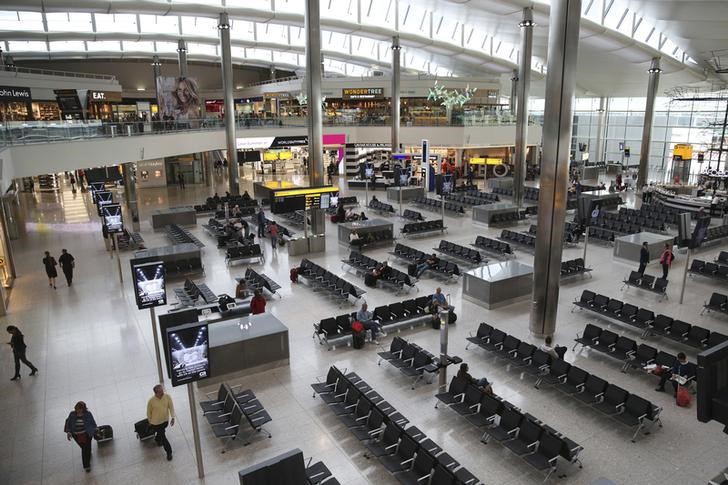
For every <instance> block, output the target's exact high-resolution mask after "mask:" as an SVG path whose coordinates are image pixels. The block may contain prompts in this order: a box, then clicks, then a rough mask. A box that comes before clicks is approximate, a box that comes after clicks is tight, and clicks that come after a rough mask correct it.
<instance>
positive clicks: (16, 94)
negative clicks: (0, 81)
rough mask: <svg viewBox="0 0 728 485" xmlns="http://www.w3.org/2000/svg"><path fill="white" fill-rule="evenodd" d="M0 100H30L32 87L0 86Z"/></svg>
mask: <svg viewBox="0 0 728 485" xmlns="http://www.w3.org/2000/svg"><path fill="white" fill-rule="evenodd" d="M0 101H30V88H19V87H16V86H0Z"/></svg>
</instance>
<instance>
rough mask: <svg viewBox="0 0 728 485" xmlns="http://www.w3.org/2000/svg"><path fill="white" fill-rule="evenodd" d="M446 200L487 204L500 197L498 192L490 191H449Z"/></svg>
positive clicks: (468, 203) (465, 203) (496, 200)
mask: <svg viewBox="0 0 728 485" xmlns="http://www.w3.org/2000/svg"><path fill="white" fill-rule="evenodd" d="M445 200H449V201H450V202H456V203H458V204H462V205H486V204H493V203H494V202H498V201H499V200H500V198H499V197H498V196H497V195H496V194H492V193H490V192H468V193H462V192H461V193H452V192H451V193H449V194H446V195H445Z"/></svg>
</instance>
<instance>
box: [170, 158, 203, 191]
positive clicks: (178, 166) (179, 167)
mask: <svg viewBox="0 0 728 485" xmlns="http://www.w3.org/2000/svg"><path fill="white" fill-rule="evenodd" d="M164 167H165V171H166V177H167V185H179V176H180V175H182V179H183V180H184V183H185V185H189V184H204V183H205V177H204V168H203V164H202V157H201V155H200V154H199V153H190V154H188V155H180V156H176V157H166V158H165V159H164Z"/></svg>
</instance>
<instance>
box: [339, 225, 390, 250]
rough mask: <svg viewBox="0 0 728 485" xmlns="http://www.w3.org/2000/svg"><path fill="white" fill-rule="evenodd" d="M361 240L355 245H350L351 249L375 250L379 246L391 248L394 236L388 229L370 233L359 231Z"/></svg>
mask: <svg viewBox="0 0 728 485" xmlns="http://www.w3.org/2000/svg"><path fill="white" fill-rule="evenodd" d="M357 234H358V235H359V240H358V241H357V242H356V243H355V244H348V246H349V248H350V249H355V248H358V249H360V250H363V249H366V248H374V247H379V246H389V245H390V244H392V241H394V234H392V230H391V229H389V228H387V229H373V230H369V231H361V230H359V231H357Z"/></svg>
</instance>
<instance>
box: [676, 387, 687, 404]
mask: <svg viewBox="0 0 728 485" xmlns="http://www.w3.org/2000/svg"><path fill="white" fill-rule="evenodd" d="M675 402H676V403H677V405H678V406H680V407H681V408H686V407H689V406H690V393H689V392H688V388H687V387H685V386H678V388H677V395H676V396H675Z"/></svg>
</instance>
